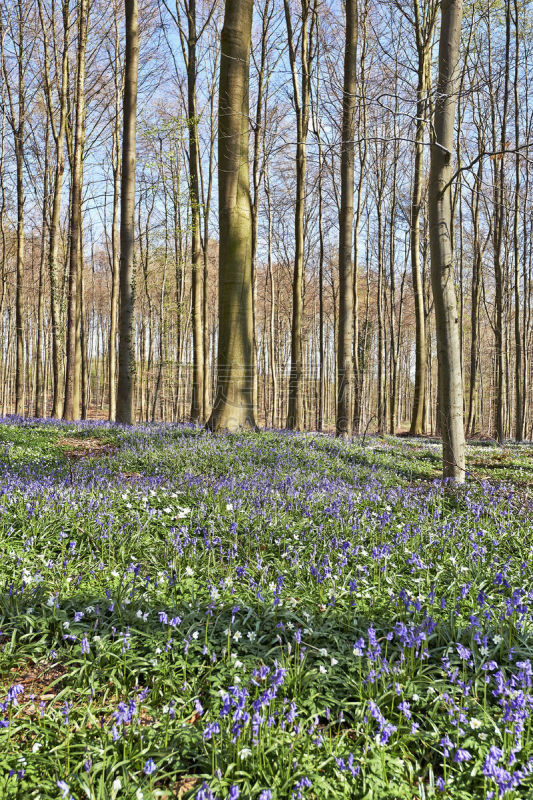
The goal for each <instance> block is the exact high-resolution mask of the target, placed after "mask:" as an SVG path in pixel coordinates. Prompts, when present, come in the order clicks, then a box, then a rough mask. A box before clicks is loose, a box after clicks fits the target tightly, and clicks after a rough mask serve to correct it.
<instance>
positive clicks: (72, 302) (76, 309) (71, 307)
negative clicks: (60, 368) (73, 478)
mask: <svg viewBox="0 0 533 800" xmlns="http://www.w3.org/2000/svg"><path fill="white" fill-rule="evenodd" d="M87 17H88V9H87V0H79V6H78V53H77V76H76V109H75V133H74V154H73V166H72V178H71V191H70V202H71V209H70V227H69V270H68V312H67V313H68V319H67V347H66V350H67V366H66V372H65V402H64V406H63V418H64V419H66V420H74V419H79V418H80V415H81V369H80V367H81V365H80V363H79V358H80V351H79V347H78V340H79V335H78V334H79V327H78V323H79V315H80V303H81V298H80V297H79V292H78V288H79V284H80V276H79V271H80V269H81V266H80V262H81V260H82V258H83V254H82V252H81V235H80V226H81V201H82V191H81V190H82V157H83V139H84V115H85V50H86V44H87V24H88V23H87Z"/></svg>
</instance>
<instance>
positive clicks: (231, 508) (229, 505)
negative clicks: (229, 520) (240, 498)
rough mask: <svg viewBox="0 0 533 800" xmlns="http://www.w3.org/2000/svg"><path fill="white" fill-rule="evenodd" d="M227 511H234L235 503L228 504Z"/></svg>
mask: <svg viewBox="0 0 533 800" xmlns="http://www.w3.org/2000/svg"><path fill="white" fill-rule="evenodd" d="M226 511H233V503H226Z"/></svg>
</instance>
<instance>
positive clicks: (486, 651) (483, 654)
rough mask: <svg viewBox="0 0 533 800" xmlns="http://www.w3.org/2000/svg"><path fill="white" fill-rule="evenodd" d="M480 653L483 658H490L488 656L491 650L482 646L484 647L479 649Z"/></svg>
mask: <svg viewBox="0 0 533 800" xmlns="http://www.w3.org/2000/svg"><path fill="white" fill-rule="evenodd" d="M479 652H480V653H481V655H482V656H488V654H489V648H488V647H485V645H482V646H481V647H480V648H479Z"/></svg>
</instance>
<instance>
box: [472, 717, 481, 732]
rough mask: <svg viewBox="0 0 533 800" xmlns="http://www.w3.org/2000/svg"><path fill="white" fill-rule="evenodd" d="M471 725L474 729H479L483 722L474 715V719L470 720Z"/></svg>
mask: <svg viewBox="0 0 533 800" xmlns="http://www.w3.org/2000/svg"><path fill="white" fill-rule="evenodd" d="M470 727H471V728H472V730H473V731H477V729H478V728H481V722H480V721H479V720H478V719H476V718H475V717H474V719H471V720H470Z"/></svg>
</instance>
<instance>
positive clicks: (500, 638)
mask: <svg viewBox="0 0 533 800" xmlns="http://www.w3.org/2000/svg"><path fill="white" fill-rule="evenodd" d="M492 641H493V642H494V644H501V643H502V642H503V636H500V634H499V633H497V634H496V636H493V637H492Z"/></svg>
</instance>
